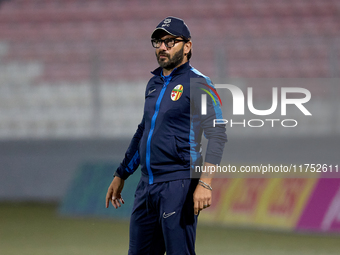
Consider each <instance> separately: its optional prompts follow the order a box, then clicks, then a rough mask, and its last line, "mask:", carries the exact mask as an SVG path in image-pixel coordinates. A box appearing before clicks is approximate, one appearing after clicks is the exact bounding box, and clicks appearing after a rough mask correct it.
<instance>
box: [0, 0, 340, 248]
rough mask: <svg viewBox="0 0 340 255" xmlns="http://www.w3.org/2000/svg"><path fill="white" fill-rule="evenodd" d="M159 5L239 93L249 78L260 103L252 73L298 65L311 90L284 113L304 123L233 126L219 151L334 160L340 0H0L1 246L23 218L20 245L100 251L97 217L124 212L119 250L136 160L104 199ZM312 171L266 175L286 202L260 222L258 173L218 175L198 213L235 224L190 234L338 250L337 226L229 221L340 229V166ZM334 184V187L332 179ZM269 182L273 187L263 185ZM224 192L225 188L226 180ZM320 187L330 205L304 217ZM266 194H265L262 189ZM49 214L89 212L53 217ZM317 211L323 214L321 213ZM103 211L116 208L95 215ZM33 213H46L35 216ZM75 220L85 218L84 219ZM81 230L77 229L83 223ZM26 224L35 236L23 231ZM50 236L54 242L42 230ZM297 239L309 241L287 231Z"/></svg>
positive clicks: (145, 76) (133, 116)
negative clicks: (302, 177) (327, 174)
mask: <svg viewBox="0 0 340 255" xmlns="http://www.w3.org/2000/svg"><path fill="white" fill-rule="evenodd" d="M167 16H176V17H180V18H182V19H184V20H185V22H186V24H187V25H188V27H189V28H190V30H191V34H192V41H193V57H192V60H191V65H192V66H194V67H195V68H196V69H198V70H199V71H201V72H202V73H204V74H205V75H207V76H209V77H211V79H212V81H213V82H214V83H215V84H219V83H232V82H236V84H238V85H239V86H240V88H241V89H242V90H243V92H244V93H245V94H246V87H249V86H253V87H254V101H256V102H261V103H260V104H258V105H261V106H264V108H263V109H268V108H269V107H270V105H271V104H270V103H271V88H272V87H273V86H274V85H273V84H272V83H271V84H269V85H268V82H259V79H260V80H261V79H265V80H266V79H273V78H275V79H278V78H280V79H281V78H282V79H290V81H292V80H293V81H294V79H302V78H303V85H301V86H300V85H297V87H305V88H307V89H309V90H310V91H311V93H312V100H311V102H309V103H308V105H307V108H308V109H309V110H310V111H311V112H312V114H313V117H311V118H306V116H301V112H299V113H293V116H290V117H289V118H294V119H298V120H299V122H300V123H302V125H301V126H300V128H299V129H296V130H294V132H293V131H292V132H290V131H289V132H288V131H287V130H285V129H283V128H277V129H268V128H264V129H261V130H259V129H251V128H245V129H240V128H237V129H235V128H230V129H228V137H229V142H228V144H227V145H226V149H225V155H224V157H223V160H224V163H233V164H248V165H250V164H260V163H273V164H281V163H287V164H291V163H293V164H294V163H296V164H304V163H320V164H334V165H336V164H339V163H340V162H339V149H340V148H339V142H340V111H339V110H340V105H339V100H338V96H339V95H340V89H339V79H338V78H340V2H339V1H338V0H254V1H248V0H242V1H241V0H226V1H222V0H217V1H203V0H198V1H193V0H191V1H178V0H173V1H170V2H164V1H159V0H145V1H137V0H128V1H122V0H121V1H110V0H91V1H90V0H59V1H52V0H2V1H0V214H2V215H0V235H1V238H0V249H1V246H2V247H3V248H6V252H7V253H4V254H17V252H19V250H16V249H17V248H18V247H16V248H15V245H14V244H13V243H12V241H13V240H15V238H17V237H18V235H19V232H20V231H18V230H19V229H20V227H22V226H23V225H25V226H28V227H27V234H26V232H25V231H23V232H22V233H24V234H23V236H21V239H20V240H22V241H23V242H25V244H26V245H28V246H27V247H30V248H28V249H25V250H24V251H20V252H19V253H21V254H40V253H41V254H93V252H92V251H96V252H97V253H96V254H102V253H103V254H104V253H105V252H107V251H111V247H109V246H108V247H106V246H105V245H104V243H105V244H106V245H107V243H109V242H110V240H106V239H105V238H108V236H109V235H110V234H111V230H110V229H105V228H106V227H107V226H108V225H114V226H116V227H117V226H120V224H123V225H122V226H121V229H122V230H121V231H122V233H124V234H122V235H119V236H115V239H116V240H118V241H116V244H117V245H118V244H119V245H120V246H121V247H122V248H120V249H121V250H119V249H118V251H117V252H116V253H113V254H125V253H126V252H124V251H125V250H126V249H125V248H126V245H127V228H128V226H127V223H126V222H125V221H119V220H120V219H122V218H128V217H129V210H130V207H129V206H131V203H132V201H131V200H132V198H133V190H134V185H135V183H136V181H137V180H138V174H136V176H134V177H133V178H131V181H130V184H127V187H126V191H125V192H126V197H130V198H131V199H130V201H127V206H126V209H123V210H121V211H119V212H118V210H117V211H113V210H111V211H110V210H105V211H104V210H102V209H99V208H102V206H104V197H105V192H106V189H107V187H108V185H109V183H110V182H111V179H112V174H113V173H114V171H115V168H116V167H117V165H118V164H119V163H120V160H121V159H122V158H123V156H124V153H125V150H126V148H127V146H128V144H129V141H130V139H131V137H132V135H133V134H134V132H135V130H136V128H137V125H138V123H139V122H140V120H141V117H142V111H143V101H144V89H145V85H146V83H147V81H148V80H149V79H150V78H151V74H150V71H152V70H154V69H155V68H156V67H157V62H156V58H155V55H154V49H153V48H152V46H151V43H150V35H151V33H152V31H153V30H154V28H155V27H156V26H157V24H158V23H159V22H160V21H161V20H162V19H164V18H165V17H167ZM244 78H246V79H247V81H248V83H247V82H245V80H244ZM254 81H256V82H254ZM262 81H264V80H262ZM267 81H268V80H267ZM295 81H296V80H295ZM312 81H313V82H312ZM290 84H291V86H293V85H294V84H296V83H294V82H293V83H290ZM242 86H243V87H242ZM275 86H276V87H282V86H284V84H282V85H279V84H275ZM229 96H230V95H229ZM221 97H222V101H223V98H226V99H227V100H226V101H227V102H228V100H230V99H228V95H227V93H226V92H225V91H223V92H221ZM229 102H230V101H229ZM228 106H230V104H229V105H228ZM266 107H267V108H266ZM226 111H227V112H228V109H226ZM299 114H300V115H299ZM227 115H228V114H227ZM248 117H249V116H248ZM287 118H288V117H287ZM228 119H230V116H229V117H228ZM248 119H249V118H248ZM312 161H313V162H312ZM320 180H322V179H320ZM320 180H317V179H313V180H306V181H302V182H301V181H294V180H293V181H288V184H287V181H286V180H282V183H281V182H280V181H279V183H277V182H278V180H273V182H271V181H269V180H265V182H266V183H268V189H267V190H266V191H265V192H264V193H263V194H267V195H268V196H269V195H270V194H276V195H277V196H280V194H286V195H285V196H284V197H281V198H280V199H281V200H282V201H281V200H280V199H279V200H280V201H281V202H282V204H281V205H282V206H283V207H280V208H279V209H277V207H275V206H274V207H275V208H276V209H277V210H276V211H275V209H273V210H274V211H273V210H272V211H271V213H274V214H275V213H276V215H279V216H278V217H279V218H278V219H276V220H272V221H269V222H268V221H265V219H264V218H266V215H267V213H266V212H263V210H262V209H263V203H262V207H261V206H260V204H261V203H260V202H259V201H260V200H261V199H262V197H263V196H262V193H261V192H262V189H261V187H264V186H265V183H263V182H261V181H260V182H259V181H254V182H251V183H249V182H248V181H246V180H237V181H236V180H234V181H232V183H230V182H229V184H228V183H227V182H228V181H227V180H224V181H225V182H221V181H220V180H219V182H220V183H219V184H220V185H217V187H220V188H219V191H220V193H221V194H222V195H218V199H217V200H216V201H219V204H220V205H221V206H220V207H218V208H212V209H211V211H210V213H209V212H207V213H206V217H204V214H203V213H202V216H203V217H202V221H203V222H204V221H206V222H211V217H213V219H215V220H216V221H215V222H214V223H217V224H218V225H220V223H221V222H222V223H225V225H228V226H236V227H237V228H236V229H232V230H230V229H228V228H227V229H220V228H218V227H211V226H207V227H206V229H205V231H206V233H212V234H211V235H213V233H215V234H216V233H217V234H218V235H219V237H215V236H214V235H213V236H212V238H211V239H206V238H207V237H206V236H204V235H203V236H202V235H201V234H199V235H198V240H199V241H200V244H199V247H198V248H199V250H200V251H201V252H203V251H208V254H227V252H226V246H225V245H226V244H225V242H224V240H225V239H224V237H225V238H229V239H231V240H234V246H233V245H231V246H228V247H229V248H230V249H229V251H233V254H257V253H258V254H266V253H268V254H269V252H271V254H285V252H286V250H284V249H286V248H287V247H290V248H289V249H288V250H289V252H290V254H295V253H296V254H333V252H334V254H336V251H338V248H340V245H339V239H338V238H337V237H334V236H331V237H329V236H328V237H327V236H326V237H325V236H322V237H320V238H315V237H311V236H307V237H306V236H301V235H298V236H294V235H293V234H290V235H288V234H287V235H286V234H284V235H280V234H277V236H275V235H272V234H267V233H266V232H256V231H255V230H248V231H245V232H242V230H240V229H239V228H238V227H239V226H242V228H244V227H248V228H249V227H254V226H255V227H257V228H256V229H258V228H260V229H267V228H270V229H274V230H281V231H282V230H284V231H288V232H289V233H292V232H294V231H296V230H299V226H302V227H301V229H302V230H303V231H310V230H312V231H319V232H328V231H331V232H336V233H338V232H339V231H340V227H339V225H340V223H339V222H340V220H339V219H340V209H339V208H340V184H339V183H338V182H337V180H332V183H331V184H330V183H328V182H327V183H323V182H322V181H320ZM239 182H240V183H239ZM228 185H229V186H228ZM280 185H281V186H280ZM330 186H332V187H333V188H332V191H329V190H327V187H330ZM226 187H231V188H232V189H234V191H233V192H236V193H237V194H239V195H238V196H235V197H236V198H235V199H236V200H237V201H236V200H235V201H231V200H230V199H232V198H230V197H228V196H226V197H225V198H223V194H224V193H223V192H228V189H227V188H226ZM233 187H234V188H233ZM249 187H250V188H249ZM265 187H267V186H265ZM274 187H276V188H277V187H279V188H277V189H276V190H275V191H274V192H272V191H273V190H272V189H273V188H274ZM297 187H298V188H297ZM320 190H321V191H320ZM233 192H231V191H230V190H229V194H233ZM322 192H325V194H324V193H322ZM327 192H328V193H327ZM254 194H255V195H254ZM292 194H293V195H292ZM315 194H324V196H326V197H327V198H328V200H327V199H326V200H327V201H328V202H327V203H326V204H322V206H323V207H324V208H325V211H322V212H319V215H317V216H315V217H317V219H316V218H313V217H309V218H308V217H307V218H306V219H305V218H303V217H302V215H307V216H308V215H310V214H309V213H310V212H311V211H315V210H314V209H313V208H314V207H313V206H316V207H320V206H319V205H320V203H319V202H320V201H319V200H318V199H317V198H315V197H314V195H315ZM268 196H267V198H263V199H265V201H268ZM277 196H272V200H275V199H276V198H277ZM220 199H222V200H220ZM223 199H224V200H223ZM257 199H260V200H257ZM276 200H277V199H276ZM314 200H315V201H314ZM223 201H224V202H225V203H224V202H223ZM242 201H243V202H242ZM313 201H314V202H313ZM28 202H29V203H28ZM37 203H38V204H37ZM232 203H237V204H238V205H237V206H233V205H232ZM268 203H269V202H268ZM313 203H314V204H315V205H312V204H313ZM226 204H227V205H228V206H226ZM269 204H270V203H269ZM287 206H288V207H287ZM261 208H262V209H261ZM282 208H283V209H282ZM287 208H288V209H287ZM329 208H332V210H330V211H331V212H330V211H329V210H328V209H329ZM121 209H122V208H121ZM57 211H58V212H59V213H58V214H56V212H57ZM254 212H256V214H257V215H258V217H257V218H256V217H255V218H254ZM328 212H329V213H328ZM327 213H328V214H327ZM34 215H36V216H34ZM56 215H59V216H60V215H72V216H75V215H78V216H79V215H81V216H91V217H92V218H91V220H90V221H88V220H84V219H82V218H72V219H60V218H58V217H56ZM235 215H241V218H235ZM242 215H243V216H242ZM325 215H330V216H329V217H328V218H327V219H326V220H325V218H324V216H325ZM103 216H105V218H107V217H109V218H111V220H109V221H106V220H103V218H102V217H103ZM210 216H211V217H210ZM286 216H287V217H286ZM25 217H27V218H26V219H25ZM30 217H32V219H31V220H29V219H30ZM35 217H38V218H39V219H42V220H44V219H46V221H42V222H40V223H39V221H38V219H36V218H35ZM209 217H210V219H209ZM242 217H243V218H242ZM285 217H286V218H285ZM98 218H101V219H102V220H98ZM82 220H84V221H82ZM35 221H37V224H34V222H35ZM28 222H31V224H32V225H29V223H28ZM316 222H317V223H316ZM322 222H323V223H322ZM19 224H20V226H19ZM50 224H51V225H50ZM212 224H213V223H212ZM299 224H300V225H299ZM313 224H314V225H313ZM49 225H50V226H51V228H48V229H49V230H48V231H50V232H45V231H47V230H46V229H44V228H42V229H37V232H35V235H30V234H29V233H31V231H30V230H32V228H35V227H37V226H41V227H43V226H49ZM64 225H65V226H64ZM84 225H86V226H90V227H89V229H86V230H85V229H83V230H82V228H84ZM2 226H6V227H7V228H5V227H4V228H3V227H2ZM57 226H59V227H60V226H61V227H60V228H61V229H57ZM63 226H64V227H63ZM68 226H69V227H68ZM72 226H73V227H72ZM97 226H98V227H100V228H101V229H102V231H98V229H97V228H95V227H97ZM52 229H55V231H52ZM71 229H78V232H74V233H73V232H72V231H71ZM79 229H80V231H79ZM86 231H88V233H87V232H86ZM124 231H125V232H124ZM80 232H81V233H82V234H83V235H84V236H82V237H80V236H79V235H80ZM44 233H46V235H45V234H44ZM67 233H68V234H69V235H70V233H71V235H72V236H67ZM84 233H86V234H84ZM93 233H96V235H99V236H100V237H98V238H96V239H95V240H96V243H97V246H91V247H90V248H89V247H88V246H86V245H87V244H89V243H90V240H93ZM284 233H287V232H284ZM73 234H74V236H79V240H78V239H74V240H75V242H74V243H72V242H69V241H68V240H69V239H72V238H74V236H73ZM56 235H57V236H56ZM58 235H60V238H61V240H59V239H58V238H59V236H58ZM64 235H65V236H66V237H64ZM104 235H105V236H104ZM244 235H246V237H247V236H248V237H249V238H248V243H249V246H247V245H244V241H245V240H244V239H242V236H244ZM262 235H263V236H262ZM27 236H31V237H32V236H33V238H34V236H36V239H35V240H31V239H30V241H28V239H27V238H28V237H27ZM46 236H51V239H55V240H57V241H56V242H59V241H60V244H59V243H56V242H53V241H52V240H46V239H44V238H46ZM68 237H69V238H68ZM260 237H263V239H268V238H275V240H274V239H273V240H272V242H273V243H275V244H277V245H278V246H277V247H276V246H274V245H273V246H266V248H263V249H265V250H261V249H262V248H261V247H262V246H261V247H260V245H258V246H257V244H258V242H261V241H259V240H258V238H260ZM87 238H88V239H87ZM119 238H121V239H119ZM219 238H222V239H219ZM299 238H302V239H299ZM304 238H306V239H304ZM313 238H315V239H313ZM260 239H261V238H260ZM295 239H296V240H298V243H299V244H301V245H304V248H303V249H304V250H301V249H302V248H301V247H302V246H301V245H299V244H296V243H295V242H293V241H292V240H295ZM24 240H26V241H24ZM99 240H101V242H99ZM204 240H206V241H204ZM316 240H319V241H320V240H321V241H320V243H318V242H319V241H316ZM78 241H79V242H78ZM106 241H107V242H106ZM111 241H112V240H111ZM29 243H31V245H29ZM211 243H212V244H213V246H214V247H217V248H216V250H214V252H213V253H209V251H211V249H210V248H211V247H210V246H209V244H211ZM203 244H204V245H203ZM119 245H118V246H119ZM206 245H208V246H206ZM313 245H314V246H313ZM99 246H101V247H103V246H105V247H106V248H105V249H107V250H105V249H102V250H100V249H101V248H100V247H99ZM52 247H53V249H54V251H55V253H53V252H52V251H51V250H53V249H52ZM61 247H66V248H65V250H60V249H61ZM204 247H210V248H204ZM250 247H252V249H253V252H251V248H250ZM254 247H255V248H254ZM92 249H93V250H92ZM205 249H206V250H205ZM299 249H300V250H299ZM327 249H328V250H327ZM227 250H228V249H227ZM39 252H40V253H39ZM256 252H257V253H256ZM287 252H288V251H287ZM313 252H315V253H313ZM105 254H107V253H105Z"/></svg>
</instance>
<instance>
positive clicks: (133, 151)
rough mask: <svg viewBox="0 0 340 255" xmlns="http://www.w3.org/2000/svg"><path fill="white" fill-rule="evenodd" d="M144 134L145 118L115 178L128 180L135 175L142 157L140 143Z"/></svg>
mask: <svg viewBox="0 0 340 255" xmlns="http://www.w3.org/2000/svg"><path fill="white" fill-rule="evenodd" d="M143 132H144V117H143V119H142V121H141V123H140V124H139V125H138V128H137V130H136V133H135V134H134V136H133V137H132V140H131V142H130V145H129V147H128V149H127V151H126V153H125V157H124V159H123V161H122V162H121V163H120V166H119V167H118V168H117V170H116V172H115V174H114V176H118V177H120V178H122V179H123V180H126V179H127V178H128V177H129V176H130V175H131V174H133V173H134V172H135V171H136V169H137V168H138V166H139V163H140V156H139V142H140V140H141V138H142V136H143Z"/></svg>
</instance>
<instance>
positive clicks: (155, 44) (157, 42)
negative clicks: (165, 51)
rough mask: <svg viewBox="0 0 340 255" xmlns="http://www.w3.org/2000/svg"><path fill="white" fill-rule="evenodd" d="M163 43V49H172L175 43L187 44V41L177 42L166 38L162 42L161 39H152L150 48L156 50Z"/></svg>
mask: <svg viewBox="0 0 340 255" xmlns="http://www.w3.org/2000/svg"><path fill="white" fill-rule="evenodd" d="M163 42H164V44H165V47H167V48H171V47H174V46H175V44H176V43H178V42H187V40H178V39H175V38H166V39H164V40H161V39H152V40H151V43H152V46H153V47H154V48H156V49H158V48H159V47H161V45H162V43H163Z"/></svg>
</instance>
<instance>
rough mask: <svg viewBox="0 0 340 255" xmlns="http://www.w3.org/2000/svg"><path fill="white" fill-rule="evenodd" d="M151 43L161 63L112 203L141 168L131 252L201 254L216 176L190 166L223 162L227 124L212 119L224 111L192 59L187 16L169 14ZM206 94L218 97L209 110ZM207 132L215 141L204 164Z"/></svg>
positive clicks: (112, 190)
mask: <svg viewBox="0 0 340 255" xmlns="http://www.w3.org/2000/svg"><path fill="white" fill-rule="evenodd" d="M151 43H152V46H153V47H154V48H155V54H156V58H157V62H158V64H159V67H158V68H157V69H155V70H154V71H153V72H152V74H153V77H152V78H151V79H150V80H149V82H148V84H147V86H146V90H145V104H144V113H143V118H142V121H141V123H140V124H139V125H138V128H137V131H136V133H135V134H134V136H133V138H132V140H131V143H130V145H129V147H128V149H127V151H126V153H125V157H124V159H123V161H122V162H121V164H120V166H119V167H118V169H117V170H116V172H115V174H114V179H113V181H112V183H111V185H110V186H109V189H108V192H107V195H106V207H108V206H109V202H110V201H111V203H112V205H113V206H114V207H115V208H118V207H120V206H121V205H122V204H123V203H124V200H123V198H122V196H121V192H122V190H123V187H124V181H125V180H126V179H127V178H128V177H129V176H130V175H131V174H133V173H134V171H135V170H136V169H137V168H138V166H140V168H141V171H142V175H141V180H140V182H139V184H138V186H137V189H136V193H135V201H134V205H133V211H132V214H131V219H130V242H129V254H130V255H132V254H138V255H141V254H164V253H165V252H166V254H167V255H174V254H176V255H180V254H195V238H196V225H197V217H198V214H199V211H201V210H203V209H205V208H207V207H209V206H210V205H211V203H212V187H211V181H212V176H211V175H209V174H208V175H207V174H205V175H201V176H200V178H199V179H198V178H191V175H190V171H191V170H192V169H193V166H195V165H201V166H210V167H214V166H216V165H218V164H219V163H220V161H221V158H222V154H223V149H224V144H225V142H226V141H227V137H226V134H225V126H223V125H218V127H217V126H216V127H213V125H212V123H213V120H214V119H222V112H221V109H220V105H219V102H218V100H215V98H214V96H216V95H215V93H216V91H215V89H214V87H213V84H212V83H211V81H210V79H209V77H207V76H205V75H203V74H202V73H200V72H199V71H197V70H196V69H195V68H193V67H192V66H191V65H190V64H189V60H190V58H191V56H192V41H191V35H190V31H189V28H188V27H187V25H186V24H185V23H184V21H183V20H181V19H179V18H176V17H167V18H165V19H164V20H162V21H161V22H160V23H159V24H158V26H157V27H156V29H155V30H154V31H153V33H152V35H151ZM200 80H201V81H202V82H197V81H200ZM192 81H195V82H192ZM203 93H208V94H209V95H210V97H207V98H208V100H207V103H206V106H205V107H206V109H205V112H206V114H204V115H203V114H201V107H202V106H201V95H202V94H203ZM203 133H204V135H205V137H206V138H207V139H208V145H207V150H206V154H205V158H204V164H203V157H202V155H201V137H202V134H203Z"/></svg>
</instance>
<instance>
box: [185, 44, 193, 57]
mask: <svg viewBox="0 0 340 255" xmlns="http://www.w3.org/2000/svg"><path fill="white" fill-rule="evenodd" d="M191 47H192V42H191V41H188V42H186V43H185V44H184V54H185V55H188V53H189V52H190V50H191Z"/></svg>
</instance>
